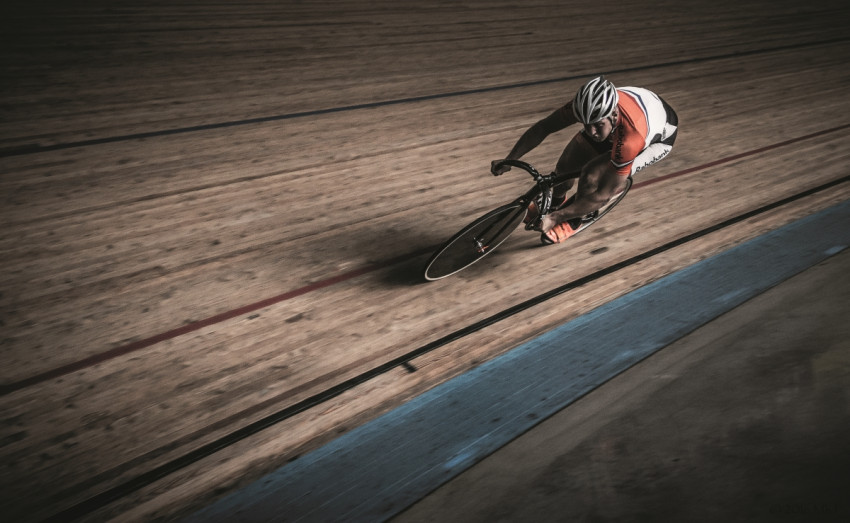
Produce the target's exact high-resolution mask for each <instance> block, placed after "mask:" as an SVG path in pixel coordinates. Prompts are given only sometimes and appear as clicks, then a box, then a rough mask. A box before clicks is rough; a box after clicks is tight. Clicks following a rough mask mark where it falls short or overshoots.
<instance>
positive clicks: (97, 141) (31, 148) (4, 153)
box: [0, 37, 850, 158]
mask: <svg viewBox="0 0 850 523" xmlns="http://www.w3.org/2000/svg"><path fill="white" fill-rule="evenodd" d="M848 40H850V37H843V38H832V39H829V40H819V41H816V42H803V43H798V44H789V45H782V46H778V47H768V48H764V49H754V50H750V51H736V52H733V53H726V54H720V55H714V56H706V57H701V58H688V59H685V60H674V61H671V62H661V63H657V64H646V65H639V66H634V67H624V68H621V69H611V70H609V71H598V72H593V73H586V74H579V75H572V76H562V77H559V78H549V79H544V80H534V81H530V82H520V83H514V84H508V85H497V86H492V87H481V88H478V89H468V90H464V91H453V92H448V93H439V94H429V95H423V96H413V97H410V98H397V99H394V100H383V101H380V102H370V103H363V104H355V105H345V106H340V107H331V108H327V109H316V110H312V111H302V112H297V113H288V114H278V115H272V116H261V117H258V118H247V119H244V120H232V121H229V122H216V123H210V124H203V125H194V126H190V127H177V128H174V129H162V130H159V131H148V132H144V133H133V134H125V135H119V136H107V137H104V138H93V139H91V140H80V141H75V142H64V143H57V144H53V145H38V144H31V145H24V146H20V147H11V148H7V149H0V158H5V157H9V156H21V155H26V154H35V153H42V152H47V151H58V150H62V149H72V148H75V147H87V146H91V145H102V144H107V143H115V142H123V141H129V140H139V139H143V138H157V137H162V136H171V135H175V134H186V133H193V132H198V131H209V130H213V129H226V128H229V127H239V126H243V125H253V124H261V123H267V122H276V121H280V120H292V119H295V118H305V117H310V116H320V115H325V114H332V113H341V112H347V111H358V110H361V109H375V108H378V107H387V106H391V105H399V104H408V103H416V102H424V101H428V100H438V99H441V98H454V97H458V96H467V95H471V94H481V93H489V92H495V91H505V90H509V89H519V88H523V87H534V86H539V85H546V84H551V83H560V82H567V81H573V80H577V79H580V78H590V77H593V76H596V75H599V74H605V75H612V74H621V73H628V72H634V71H646V70H649V69H660V68H665V67H675V66H679V65H687V64H696V63H701V62H712V61H716V60H728V59H731V58H741V57H744V56H753V55H759V54H769V53H776V52H780V51H788V50H791V49H801V48H805V47H817V46H822V45H830V44H835V43H839V42H846V41H848Z"/></svg>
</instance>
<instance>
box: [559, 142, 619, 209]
mask: <svg viewBox="0 0 850 523" xmlns="http://www.w3.org/2000/svg"><path fill="white" fill-rule="evenodd" d="M610 160H611V157H610V156H609V154H608V153H603V154H600V155H599V156H597V157H596V158H594V159H592V160H591V161H590V162H589V163H588V164H587V165H586V166H585V167H584V170H583V171H582V175H581V178H580V179H579V183H578V189H577V191H576V198H575V200H574V201H573V202H572V203H570V204H569V205H567V206H565V207H563V208H562V209H560V210H559V211H558V216H557V218H558V220H559V221H566V220H569V219H572V218H581V217H582V216H584V215H586V214H589V213H591V212H593V211H595V210H597V209H599V208H600V207H602V206H603V205H605V202H607V201H608V200H609V199H610V198H611V197H612V196H614V195H615V194H617V193H618V192H619V191H622V190H623V189H624V188H625V185H626V178H627V177H628V176H623V175H620V174H617V171H616V170H615V169H614V166H613V165H611V161H610Z"/></svg>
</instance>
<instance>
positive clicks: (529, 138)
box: [490, 102, 578, 176]
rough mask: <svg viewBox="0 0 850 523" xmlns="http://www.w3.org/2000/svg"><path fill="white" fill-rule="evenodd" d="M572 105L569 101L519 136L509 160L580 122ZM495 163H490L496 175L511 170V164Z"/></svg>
mask: <svg viewBox="0 0 850 523" xmlns="http://www.w3.org/2000/svg"><path fill="white" fill-rule="evenodd" d="M572 107H573V103H572V102H568V103H567V104H566V105H564V106H563V107H561V108H559V109H556V110H555V111H554V112H553V113H552V114H550V115H549V116H547V117H546V118H544V119H542V120H540V121H539V122H537V123H535V124H534V125H532V126H531V127H530V128H529V129H528V130H527V131H525V132H524V133H523V135H522V136H521V137H520V138H519V140H518V141H517V143H516V145H514V148H513V149H511V152H510V154H508V156H507V157H506V158H507V159H509V160H519V159H520V158H522V157H523V156H525V155H526V154H527V153H528V152H529V151H531V150H532V149H534V148H535V147H537V146H538V145H540V144H541V143H543V140H545V139H546V137H547V136H549V135H550V134H552V133H555V132H558V131H560V130H561V129H565V128H567V127H569V126H571V125H573V124H575V123H578V120H576V117H575V116H574V115H573V109H572ZM495 163H496V161H494V162H493V163H491V164H490V171H491V172H492V173H493V174H494V175H495V176H499V175H500V174H503V173H505V172H507V171H509V170H511V168H510V166H507V165H505V166H502V167H501V168H499V169H495Z"/></svg>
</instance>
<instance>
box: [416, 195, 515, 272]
mask: <svg viewBox="0 0 850 523" xmlns="http://www.w3.org/2000/svg"><path fill="white" fill-rule="evenodd" d="M526 212H528V207H527V206H526V205H523V204H521V203H510V204H507V205H503V206H502V207H499V208H498V209H494V210H492V211H490V212H488V213H487V214H485V215H484V216H481V217H480V218H478V219H477V220H475V221H474V222H472V223H470V224H469V225H467V226H466V227H464V228H463V229H461V230H460V232H458V233H457V234H455V235H454V236H452V237H451V238H450V239H449V241H447V242H446V243H444V244H443V245H442V246H441V247H440V248H439V249H438V250H437V252H435V253H434V254H433V255H432V256H431V258H430V259H429V260H428V263H426V264H425V270H424V271H423V275H424V277H425V279H426V280H429V281H434V280H439V279H441V278H445V277H446V276H451V275H452V274H454V273H456V272H458V271H460V270H462V269H465V268H467V267H469V266H470V265H472V264H473V263H475V262H477V261H478V260H480V259H481V258H483V257H484V256H486V255H488V254H490V252H492V251H493V250H495V249H496V247H498V246H499V245H500V244H501V243H502V242H503V241H505V240H506V239H507V238H508V236H510V234H511V233H512V232H514V231H515V230H516V228H517V227H518V226H519V224H521V223H522V220H523V218H525V214H526Z"/></svg>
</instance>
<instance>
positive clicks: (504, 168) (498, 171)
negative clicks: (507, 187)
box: [490, 160, 511, 176]
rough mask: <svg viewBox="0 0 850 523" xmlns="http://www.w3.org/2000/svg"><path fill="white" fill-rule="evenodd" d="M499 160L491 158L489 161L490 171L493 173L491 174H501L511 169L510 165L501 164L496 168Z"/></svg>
mask: <svg viewBox="0 0 850 523" xmlns="http://www.w3.org/2000/svg"><path fill="white" fill-rule="evenodd" d="M500 161H501V160H493V161H492V162H490V172H491V173H493V176H501V175H503V174H505V173H506V172H508V171H510V170H511V166H510V165H501V166H499V167H498V168H496V164H498V163H499V162H500Z"/></svg>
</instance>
